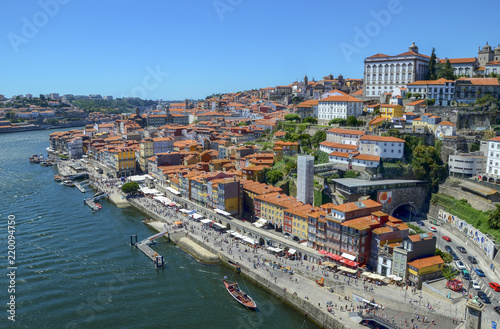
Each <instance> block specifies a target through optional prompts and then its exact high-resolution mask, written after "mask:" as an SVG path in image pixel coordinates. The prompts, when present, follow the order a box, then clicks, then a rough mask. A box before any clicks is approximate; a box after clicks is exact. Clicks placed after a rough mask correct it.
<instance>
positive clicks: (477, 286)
mask: <svg viewBox="0 0 500 329" xmlns="http://www.w3.org/2000/svg"><path fill="white" fill-rule="evenodd" d="M472 288H474V289H476V290H481V286H480V285H479V282H477V281H476V280H472Z"/></svg>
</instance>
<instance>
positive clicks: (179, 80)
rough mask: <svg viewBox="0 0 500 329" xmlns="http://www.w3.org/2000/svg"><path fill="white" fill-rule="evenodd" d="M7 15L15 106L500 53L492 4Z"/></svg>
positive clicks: (220, 88) (200, 1)
mask: <svg viewBox="0 0 500 329" xmlns="http://www.w3.org/2000/svg"><path fill="white" fill-rule="evenodd" d="M473 7H474V8H473ZM480 8H483V9H480ZM484 8H488V10H486V11H485V10H484ZM2 9H3V15H2V20H1V21H0V36H1V38H0V40H1V48H0V49H1V50H0V53H1V57H0V58H1V59H2V61H1V62H0V63H1V64H0V74H1V77H2V78H1V81H2V84H0V94H3V95H5V96H7V97H10V96H12V95H17V94H26V93H32V94H34V95H39V94H40V93H44V94H45V93H50V92H58V93H60V94H61V95H62V94H67V93H71V94H83V95H86V94H101V95H103V96H104V95H112V96H115V97H122V96H140V97H142V98H147V99H172V100H173V99H184V98H204V97H205V96H207V95H209V94H211V93H218V92H235V91H240V90H246V89H252V88H260V87H269V86H275V85H280V84H288V83H291V82H293V81H295V80H297V79H302V78H303V76H304V74H305V73H307V75H308V76H309V79H310V80H311V79H312V78H313V77H314V78H316V79H321V78H322V77H323V76H324V75H327V74H330V73H331V74H333V75H334V76H337V75H339V74H342V75H343V76H344V77H345V78H348V77H350V78H362V76H363V59H364V58H365V57H368V56H371V55H373V54H376V53H379V52H380V53H386V54H399V53H402V52H404V51H406V50H407V49H408V46H410V45H411V43H412V42H413V41H415V42H416V44H417V46H418V47H419V48H420V52H421V53H424V54H427V55H430V52H431V50H432V47H435V48H436V53H437V55H438V57H441V58H444V57H450V58H451V57H474V56H477V49H478V46H483V45H484V44H485V43H486V42H487V41H489V43H490V45H492V46H497V45H498V44H499V43H500V36H499V35H498V31H499V24H498V21H497V20H495V19H492V18H488V12H492V13H493V12H498V11H499V9H500V3H498V2H489V1H482V0H480V1H476V2H475V3H474V5H471V3H470V1H467V2H466V1H462V0H459V1H454V2H453V3H450V2H445V1H428V0H419V1H417V0H413V1H411V0H400V1H396V0H382V1H376V2H374V1H365V0H362V1H356V2H348V1H332V0H329V1H314V0H313V1H295V0H288V1H282V0H273V1H263V0H206V1H205V0H188V1H165V0H163V1H159V0H150V1H139V0H136V1H131V0H122V1H106V0H101V1H95V0H86V1H77V0H39V1H34V0H23V1H8V2H6V3H4V4H3V6H2ZM376 16H378V19H377V18H376ZM359 31H361V32H359Z"/></svg>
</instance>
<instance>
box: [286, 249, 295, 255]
mask: <svg viewBox="0 0 500 329" xmlns="http://www.w3.org/2000/svg"><path fill="white" fill-rule="evenodd" d="M296 252H297V250H295V249H292V248H290V249H288V253H289V254H290V255H293V254H295V253H296Z"/></svg>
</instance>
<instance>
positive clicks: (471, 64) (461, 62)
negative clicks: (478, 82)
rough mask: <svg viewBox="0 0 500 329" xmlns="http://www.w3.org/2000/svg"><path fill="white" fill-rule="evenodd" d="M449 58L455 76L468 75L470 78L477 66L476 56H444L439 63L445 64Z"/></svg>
mask: <svg viewBox="0 0 500 329" xmlns="http://www.w3.org/2000/svg"><path fill="white" fill-rule="evenodd" d="M447 60H449V61H450V64H451V67H453V74H454V75H455V76H457V77H460V76H468V77H469V78H472V77H473V75H474V74H475V71H477V69H478V68H479V61H478V60H477V58H476V57H469V58H444V59H440V60H439V64H446V61H447Z"/></svg>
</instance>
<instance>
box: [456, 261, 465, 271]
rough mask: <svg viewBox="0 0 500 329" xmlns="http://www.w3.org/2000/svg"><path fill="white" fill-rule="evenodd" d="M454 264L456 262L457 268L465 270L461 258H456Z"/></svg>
mask: <svg viewBox="0 0 500 329" xmlns="http://www.w3.org/2000/svg"><path fill="white" fill-rule="evenodd" d="M455 264H457V267H458V269H459V270H465V265H464V263H462V261H461V260H457V261H456V262H455Z"/></svg>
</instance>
